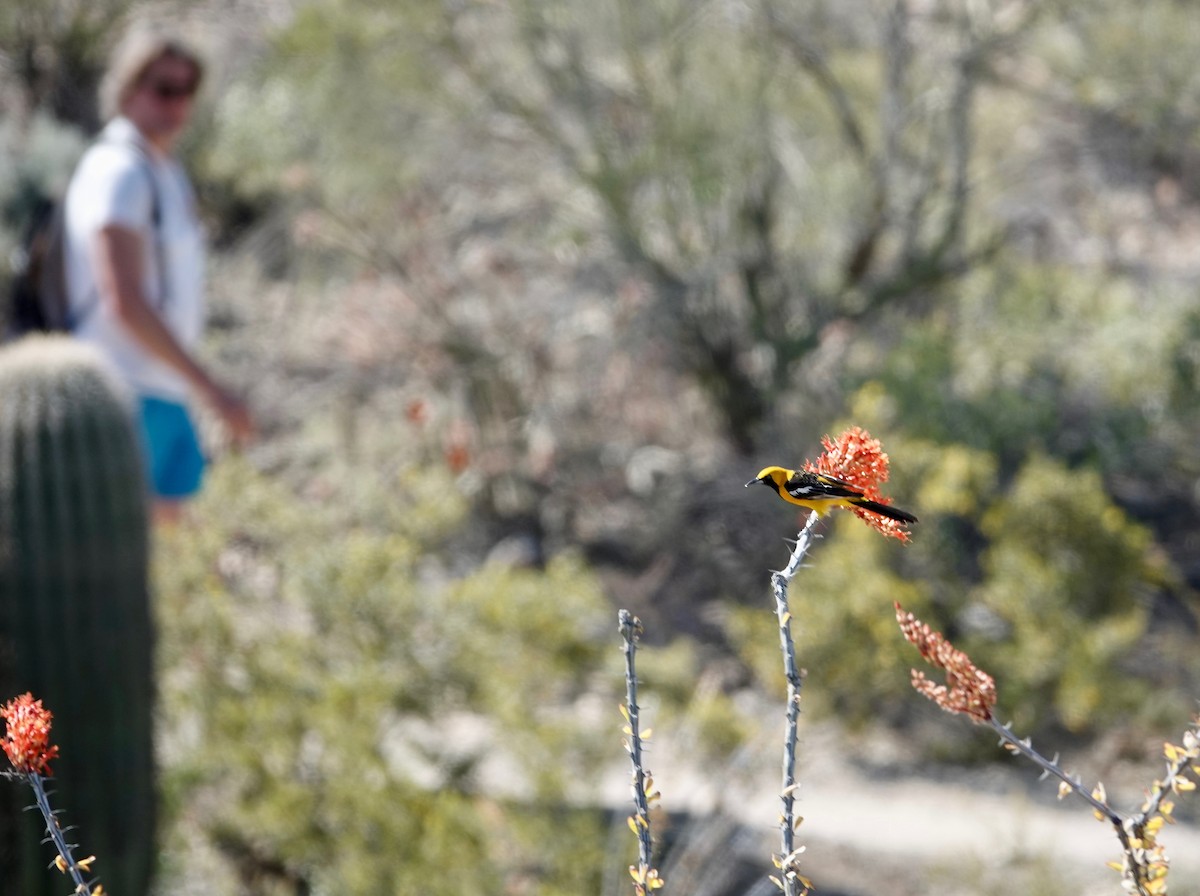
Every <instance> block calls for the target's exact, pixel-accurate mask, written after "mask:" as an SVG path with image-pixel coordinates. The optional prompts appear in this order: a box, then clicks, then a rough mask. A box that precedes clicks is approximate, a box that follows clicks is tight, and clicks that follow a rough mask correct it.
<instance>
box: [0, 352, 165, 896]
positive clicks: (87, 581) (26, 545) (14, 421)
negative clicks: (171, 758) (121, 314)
mask: <svg viewBox="0 0 1200 896" xmlns="http://www.w3.org/2000/svg"><path fill="white" fill-rule="evenodd" d="M131 414H132V412H131V409H130V407H129V405H128V402H127V401H126V400H125V399H124V397H123V396H122V394H121V391H120V389H119V388H118V387H117V386H116V385H115V381H114V380H113V379H112V378H111V376H110V374H109V373H108V370H107V367H106V366H105V365H104V363H103V361H102V359H101V358H99V356H98V355H96V354H95V353H94V352H93V351H92V350H90V349H89V348H87V347H86V346H83V345H81V344H80V343H78V342H75V341H74V340H71V339H68V338H66V337H53V336H35V337H29V338H27V339H24V340H22V341H20V342H18V343H14V344H12V345H10V346H7V347H5V348H4V349H3V350H0V689H2V690H0V699H8V698H9V697H12V696H15V695H16V694H18V693H23V692H24V691H26V690H29V691H32V692H33V694H34V695H35V696H36V697H38V698H40V699H41V700H43V701H44V704H45V706H46V707H47V708H48V709H50V710H51V711H52V712H53V713H54V724H53V731H52V740H53V742H54V743H57V744H58V745H59V747H60V748H61V751H62V754H61V758H60V759H58V760H57V761H56V762H55V763H54V764H53V769H54V772H55V777H54V781H53V782H52V785H51V786H52V788H53V790H54V796H53V804H54V806H55V808H56V809H58V810H60V811H61V816H60V817H61V820H62V823H63V825H64V826H69V825H74V826H75V827H76V830H75V831H74V832H73V833H72V839H73V840H74V841H75V842H77V843H78V844H79V845H80V848H81V850H82V852H81V854H82V855H84V856H86V855H89V854H94V855H95V856H96V863H95V866H94V871H95V873H96V875H97V876H98V878H99V880H100V882H102V883H103V884H104V888H105V891H106V892H110V893H113V894H119V896H142V894H145V893H146V892H147V891H148V889H149V879H150V874H151V870H152V866H153V863H154V857H155V844H154V826H155V815H156V797H155V780H154V762H153V743H152V730H151V724H152V710H153V694H154V686H153V640H154V638H153V624H152V619H151V608H150V601H149V588H148V569H147V567H148V541H149V538H148V516H147V514H148V509H147V500H146V491H145V485H144V477H143V473H142V462H141V456H140V448H139V445H138V441H137V436H136V434H135V431H134V429H133V426H132V416H131ZM30 799H31V795H30V793H29V792H28V788H27V787H25V786H24V785H23V784H22V785H20V786H19V787H18V785H17V782H8V781H0V868H2V869H3V880H4V883H5V887H4V890H5V893H13V894H16V896H41V894H46V896H49V894H55V896H58V894H61V893H62V892H63V887H64V885H65V884H64V879H63V878H62V877H61V876H60V875H59V874H58V872H57V871H55V870H53V869H50V870H47V864H48V863H49V862H50V860H51V859H52V857H53V856H52V855H51V854H50V852H49V848H48V847H47V846H45V845H44V844H42V843H41V842H40V839H41V835H42V834H43V833H44V832H43V831H41V830H39V826H38V823H37V820H36V817H35V815H36V813H35V814H33V815H31V814H30V813H28V812H23V811H21V810H22V809H23V808H24V807H25V806H28V805H29V804H30ZM5 841H7V842H5ZM6 853H7V854H6Z"/></svg>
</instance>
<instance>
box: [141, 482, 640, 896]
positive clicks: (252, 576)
mask: <svg viewBox="0 0 1200 896" xmlns="http://www.w3.org/2000/svg"><path fill="white" fill-rule="evenodd" d="M360 474H361V475H360V477H359V480H358V481H359V483H360V484H361V483H362V480H363V478H364V477H370V476H371V474H369V473H366V472H365V471H360ZM375 483H376V485H375V487H376V489H377V493H379V494H383V495H386V498H387V499H386V501H381V502H378V503H376V504H373V505H372V504H369V503H368V504H366V505H365V506H366V507H367V508H368V510H367V512H366V513H364V512H363V510H362V509H361V508H360V507H358V506H355V505H353V504H352V503H350V502H348V501H345V500H343V495H341V494H338V493H336V492H334V493H329V494H325V495H323V496H322V498H321V499H320V500H319V501H318V502H317V503H314V502H313V500H312V499H308V500H305V499H301V498H298V497H296V496H295V495H293V494H290V493H289V492H288V491H287V490H286V489H284V488H283V487H282V486H281V485H279V484H278V483H273V482H271V481H269V480H267V479H265V478H263V477H262V476H260V475H258V474H256V473H254V472H253V471H252V470H250V469H249V468H248V467H246V466H245V465H242V464H237V463H227V464H222V465H219V466H218V467H217V468H216V469H215V470H214V472H213V476H212V480H211V482H210V485H209V487H208V489H207V490H206V493H205V495H204V497H203V499H202V500H201V501H200V502H199V503H198V505H197V506H196V508H195V510H196V517H197V518H196V521H195V522H196V525H193V526H189V527H186V528H184V529H182V530H180V531H179V532H174V533H168V534H166V535H165V536H164V538H163V539H162V542H161V544H160V545H159V553H158V557H159V562H158V566H157V569H158V582H159V592H160V596H159V611H160V612H159V615H160V618H161V621H162V629H163V633H162V645H161V657H160V665H161V669H162V680H163V709H164V743H165V751H164V775H165V780H166V788H167V791H168V796H169V801H170V804H171V806H172V807H173V826H172V838H173V849H174V852H173V858H172V860H171V863H172V864H173V865H175V866H177V868H189V867H190V868H192V869H193V870H194V869H195V867H196V866H195V865H194V864H191V865H189V863H194V862H198V861H202V859H201V858H199V857H202V856H204V855H209V856H210V861H211V863H212V864H211V865H210V867H208V868H207V869H205V873H206V874H208V875H212V876H211V877H210V880H236V879H240V880H241V881H242V882H243V884H244V883H245V882H246V881H248V880H259V881H268V882H270V881H272V880H273V881H274V884H273V885H274V886H285V885H287V884H288V881H293V882H294V881H297V880H302V881H305V882H306V886H311V887H312V888H313V891H314V892H337V893H344V894H358V893H363V894H365V893H376V892H396V893H402V892H421V893H431V894H439V893H446V894H449V893H461V892H464V891H467V890H470V891H472V892H483V893H503V892H509V891H510V890H511V887H512V886H514V885H515V884H514V881H515V880H518V879H522V878H523V876H525V875H528V876H529V877H530V879H531V880H535V881H536V884H531V886H534V887H535V888H534V889H530V890H523V892H531V893H544V894H552V893H568V892H572V893H577V892H585V891H588V890H595V888H596V882H595V876H596V875H597V874H598V873H599V870H598V869H599V867H600V859H599V856H598V855H597V854H596V851H597V850H598V849H600V847H599V846H598V845H597V844H601V843H603V840H604V838H603V836H602V835H601V833H600V828H599V827H598V826H599V825H600V824H601V819H599V818H598V817H597V816H593V815H589V814H588V813H583V812H571V811H569V810H567V809H566V808H562V807H563V806H564V802H563V801H564V798H565V795H566V794H567V793H570V794H572V795H573V796H574V797H576V798H578V797H581V796H583V797H586V795H587V794H588V793H589V792H590V781H591V780H592V778H591V777H590V775H589V770H591V769H594V768H595V766H596V762H597V758H598V757H599V756H607V755H609V754H610V753H611V750H610V749H609V747H610V746H612V745H613V744H615V743H616V739H617V734H616V733H615V732H616V731H617V727H616V722H615V721H614V720H613V719H612V718H609V714H608V713H605V714H604V717H603V718H602V719H598V720H596V719H591V718H590V717H589V716H588V714H587V713H586V712H585V713H583V715H582V717H577V713H576V710H575V709H574V706H575V704H574V701H576V700H577V699H580V698H581V697H582V695H583V694H584V692H585V691H586V690H587V689H588V688H589V687H590V686H592V685H594V684H595V679H596V676H599V675H603V674H604V670H605V663H604V658H605V657H606V656H608V654H609V650H608V648H610V647H611V643H612V637H611V632H610V629H612V628H613V626H612V624H611V623H610V619H609V615H610V614H609V612H608V610H607V608H606V606H605V604H604V602H603V600H602V598H601V594H600V591H599V589H598V587H597V585H596V583H595V581H594V580H593V579H592V577H591V576H590V575H589V574H588V572H587V571H586V570H585V569H584V568H583V567H581V565H580V564H579V563H578V562H577V561H575V560H573V559H570V558H569V557H566V556H564V557H559V558H556V559H554V560H552V561H551V562H550V563H549V564H548V565H547V566H546V568H545V569H542V570H539V569H515V568H505V567H500V566H485V567H483V568H481V569H478V570H476V571H473V572H471V573H469V574H467V575H466V576H462V575H460V574H458V573H456V572H454V571H453V570H454V569H455V568H456V567H457V566H458V560H457V558H456V557H455V556H454V551H453V550H452V549H450V548H448V547H447V542H446V539H447V538H448V536H449V535H450V534H451V533H453V532H454V531H455V528H456V526H457V525H458V524H459V523H460V522H461V521H462V519H463V514H464V513H465V510H466V508H465V505H464V503H463V502H462V501H461V499H459V498H457V497H456V492H455V487H454V484H453V481H452V479H450V478H449V476H448V474H445V473H439V472H429V471H419V472H418V471H410V472H408V473H401V474H397V475H395V476H393V477H387V478H386V481H382V480H381V479H376V480H375ZM613 654H614V656H615V651H613ZM614 663H615V659H614ZM614 671H615V667H614ZM611 715H613V716H615V713H612V714H611ZM593 724H599V725H601V726H603V725H608V724H611V725H612V726H613V732H614V734H613V744H610V743H609V741H608V739H605V738H597V737H596V736H595V728H594V727H592V726H593ZM485 793H486V794H488V795H486V796H485V795H484V794H485ZM506 793H507V794H508V797H507V798H508V799H511V800H512V801H513V803H512V804H506V803H505V802H503V800H504V799H505V794H506ZM556 806H557V807H559V808H554V807H556ZM539 807H540V808H539ZM563 825H567V826H569V827H570V828H571V829H573V830H574V832H575V834H576V835H573V836H571V837H570V838H566V837H563V836H561V828H562V826H563ZM201 846H203V847H204V848H203V849H202V848H200V847H201ZM214 851H215V852H214ZM214 854H215V855H219V856H221V857H222V858H221V859H219V860H213V859H211V856H212V855H214ZM217 888H218V889H219V887H217Z"/></svg>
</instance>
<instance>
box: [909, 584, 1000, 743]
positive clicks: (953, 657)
mask: <svg viewBox="0 0 1200 896" xmlns="http://www.w3.org/2000/svg"><path fill="white" fill-rule="evenodd" d="M895 607H896V621H897V622H899V623H900V631H901V632H902V633H903V634H904V637H905V639H906V640H907V641H908V642H909V643H910V644H912V645H914V646H915V647H916V648H917V650H919V651H920V652H921V656H923V657H924V658H925V661H926V662H927V663H929V664H930V665H931V666H933V667H934V668H937V669H943V670H945V672H946V684H944V685H941V684H935V683H934V682H932V681H930V680H929V679H928V678H926V677H925V675H924V674H923V673H921V672H918V671H917V670H916V669H913V672H912V684H913V687H914V688H916V689H917V690H918V691H919V692H920V693H922V694H924V695H925V696H926V697H928V698H929V699H930V700H932V701H933V702H934V703H936V704H937V705H938V706H940V707H941V708H942V709H944V710H946V711H947V712H960V713H963V714H964V715H967V716H970V717H971V718H972V719H973V720H974V721H976V722H986V721H988V720H989V719H991V717H992V709H993V708H994V707H995V706H996V682H995V680H994V679H993V678H992V676H990V675H988V674H987V673H986V672H984V671H983V670H982V669H980V668H979V667H977V666H976V665H975V664H974V663H973V662H971V658H970V657H969V656H967V655H966V654H965V653H963V652H962V651H961V650H957V649H955V647H954V645H953V644H951V643H950V642H949V641H947V640H946V639H945V638H944V637H943V636H942V635H941V634H940V633H938V632H935V631H932V630H931V629H930V628H929V626H928V625H926V624H925V623H923V622H922V621H921V620H919V619H918V618H917V617H916V616H914V615H913V614H912V613H906V612H905V611H904V609H903V608H902V607H901V606H900V604H898V603H897V604H895Z"/></svg>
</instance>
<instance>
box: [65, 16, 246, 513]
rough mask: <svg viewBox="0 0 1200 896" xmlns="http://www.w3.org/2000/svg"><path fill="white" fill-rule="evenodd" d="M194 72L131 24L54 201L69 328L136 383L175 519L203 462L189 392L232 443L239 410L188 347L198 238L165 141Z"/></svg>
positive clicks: (146, 441) (172, 137) (187, 112)
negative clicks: (87, 136)
mask: <svg viewBox="0 0 1200 896" xmlns="http://www.w3.org/2000/svg"><path fill="white" fill-rule="evenodd" d="M203 75H204V66H203V63H202V62H201V60H200V58H199V56H198V55H197V54H196V53H195V52H194V51H193V50H191V49H190V48H189V47H187V46H186V45H185V44H184V43H183V42H181V41H180V40H178V39H177V38H175V37H173V36H171V35H167V34H164V33H162V32H157V31H149V30H144V29H143V30H138V31H135V32H132V33H131V34H130V36H129V37H127V38H126V39H125V41H124V42H123V43H122V44H121V45H120V46H118V48H117V50H116V52H115V53H114V55H113V58H112V62H111V65H110V67H109V70H108V72H107V73H106V75H105V77H104V80H103V82H102V84H101V88H100V92H101V96H100V100H101V113H102V115H103V116H104V118H105V119H106V120H107V122H108V123H107V125H106V126H105V127H104V129H103V131H102V132H101V134H100V136H99V137H98V138H97V139H96V141H95V142H94V143H93V144H92V146H91V147H90V148H89V149H88V151H87V152H86V153H85V154H84V156H83V158H82V159H81V160H80V163H79V166H78V167H77V168H76V170H75V173H74V175H73V176H72V178H71V182H70V185H69V187H68V188H67V194H66V199H65V234H64V242H65V265H66V274H67V292H68V296H69V304H68V309H69V318H70V325H71V329H72V331H73V332H74V334H75V335H76V336H77V337H78V338H80V339H82V340H84V341H86V342H91V343H94V344H95V345H97V346H98V347H99V348H100V349H101V350H102V351H103V352H104V353H105V354H106V355H108V357H109V358H110V359H111V360H112V362H113V363H114V364H115V366H116V368H117V370H118V372H119V373H120V375H121V377H122V378H123V379H124V380H125V382H126V383H127V384H128V386H129V387H130V388H131V390H132V392H133V393H134V395H135V397H136V401H137V413H138V418H139V423H140V429H141V433H142V441H143V447H144V449H145V454H146V461H147V474H148V478H149V486H150V493H151V495H152V498H153V501H154V512H155V518H156V519H158V520H160V521H165V522H171V521H175V520H177V519H178V518H179V516H180V513H181V511H182V508H183V502H184V501H185V500H186V499H187V498H189V497H191V496H192V495H194V494H195V493H196V492H197V491H198V489H199V488H200V484H201V481H202V478H203V474H204V468H205V459H204V455H203V453H202V451H201V447H200V440H199V437H198V434H197V431H196V426H195V423H194V421H193V419H192V416H191V413H190V412H189V408H188V405H189V401H190V400H191V399H192V398H193V397H196V398H199V399H200V400H202V401H204V402H205V403H206V404H207V405H208V406H209V407H211V408H212V410H213V411H215V412H216V414H217V416H218V417H220V419H221V420H222V421H223V423H224V425H225V426H226V428H227V430H228V432H229V435H230V437H231V439H232V441H233V442H234V444H237V445H240V444H243V443H245V442H246V441H247V440H249V439H250V438H251V436H252V435H253V431H254V424H253V420H252V418H251V415H250V412H249V409H248V408H247V406H246V405H245V404H244V403H243V401H242V400H241V399H240V398H239V397H238V396H237V395H236V394H235V393H233V392H232V391H230V390H229V389H228V388H226V387H225V386H224V385H222V384H221V383H219V382H218V381H217V380H216V379H215V378H213V376H211V375H210V373H209V372H208V371H207V370H205V368H204V367H203V366H202V365H201V364H200V362H199V361H198V360H197V359H196V357H195V355H194V347H195V346H196V344H197V343H198V342H199V339H200V336H201V333H202V330H203V323H204V289H205V277H204V266H205V239H204V233H203V229H202V227H201V224H200V221H199V219H198V217H197V214H196V204H195V196H194V193H193V191H192V186H191V182H190V180H189V179H188V176H187V174H186V172H185V171H184V168H183V166H182V165H181V164H180V162H179V160H178V159H177V158H176V157H175V155H174V150H175V147H176V145H177V143H178V141H179V138H180V136H181V135H182V133H183V131H184V129H185V127H186V126H187V124H188V122H189V120H190V119H191V116H192V110H193V103H194V100H195V96H196V91H197V90H198V89H199V87H200V83H201V80H202V78H203Z"/></svg>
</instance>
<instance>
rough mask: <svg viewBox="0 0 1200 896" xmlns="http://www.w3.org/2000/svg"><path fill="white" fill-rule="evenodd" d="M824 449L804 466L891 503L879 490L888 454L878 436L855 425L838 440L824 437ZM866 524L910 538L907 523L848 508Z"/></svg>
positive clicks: (822, 442)
mask: <svg viewBox="0 0 1200 896" xmlns="http://www.w3.org/2000/svg"><path fill="white" fill-rule="evenodd" d="M821 444H822V445H823V446H824V448H825V453H824V454H822V455H821V456H820V457H818V458H817V460H816V462H815V463H814V462H813V461H805V462H804V469H805V470H807V471H808V472H810V473H822V474H824V475H826V476H835V477H837V478H838V479H841V480H842V481H844V482H848V483H849V484H850V485H852V486H854V487H855V488H857V489H859V490H861V491H862V493H863V495H864V497H866V498H867V499H868V500H870V501H876V502H878V503H879V504H891V503H892V502H891V499H890V498H887V497H885V496H884V495H883V493H882V492H880V491H879V486H881V485H883V483H885V482H887V480H888V456H887V453H886V452H885V451H884V450H883V444H882V443H881V442H880V441H879V439H873V438H871V434H870V433H869V432H867V431H866V430H865V429H862V428H861V427H858V426H852V427H850V428H849V429H847V430H846V431H845V432H843V433H842V434H841V435H840V436H838V437H837V439H836V440H834V439H831V438H830V437H829V436H822V437H821ZM849 509H850V511H851V512H853V513H854V514H855V516H857V517H858V518H859V519H861V520H862V521H863V522H865V523H866V524H867V525H869V526H871V527H872V528H874V529H877V530H878V531H880V532H882V533H883V534H884V535H887V536H889V537H890V538H895V539H898V540H900V541H908V539H909V532H908V530H907V529H905V528H904V524H903V523H900V522H898V521H897V520H893V519H888V518H887V517H884V516H880V515H879V514H877V513H872V512H871V511H869V510H863V509H861V508H858V507H851V508H849Z"/></svg>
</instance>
